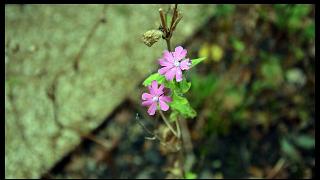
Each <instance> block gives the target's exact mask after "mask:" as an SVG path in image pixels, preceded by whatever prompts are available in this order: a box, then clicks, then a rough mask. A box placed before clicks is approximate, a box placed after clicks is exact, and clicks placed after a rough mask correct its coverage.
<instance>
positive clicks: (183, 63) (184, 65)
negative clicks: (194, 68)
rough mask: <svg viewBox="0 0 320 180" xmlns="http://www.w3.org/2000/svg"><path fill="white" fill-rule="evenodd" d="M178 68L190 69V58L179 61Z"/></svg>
mask: <svg viewBox="0 0 320 180" xmlns="http://www.w3.org/2000/svg"><path fill="white" fill-rule="evenodd" d="M180 68H181V69H182V70H188V69H190V60H189V59H185V60H183V61H181V63H180Z"/></svg>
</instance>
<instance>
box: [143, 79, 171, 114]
mask: <svg viewBox="0 0 320 180" xmlns="http://www.w3.org/2000/svg"><path fill="white" fill-rule="evenodd" d="M148 88H149V91H150V94H149V93H143V94H142V100H143V102H142V105H143V106H149V109H148V114H149V115H151V116H153V115H154V114H155V112H156V110H157V107H158V104H159V105H160V109H161V110H162V111H167V110H168V109H169V106H168V104H167V103H168V102H171V101H172V99H171V98H170V97H169V96H165V89H164V86H163V84H161V85H160V87H159V88H158V82H157V81H152V83H151V85H150V86H148Z"/></svg>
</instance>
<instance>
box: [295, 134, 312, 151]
mask: <svg viewBox="0 0 320 180" xmlns="http://www.w3.org/2000/svg"><path fill="white" fill-rule="evenodd" d="M293 140H294V142H295V144H296V145H297V146H299V147H301V148H304V149H312V148H314V146H315V139H314V137H312V136H308V135H300V136H298V137H295V138H293Z"/></svg>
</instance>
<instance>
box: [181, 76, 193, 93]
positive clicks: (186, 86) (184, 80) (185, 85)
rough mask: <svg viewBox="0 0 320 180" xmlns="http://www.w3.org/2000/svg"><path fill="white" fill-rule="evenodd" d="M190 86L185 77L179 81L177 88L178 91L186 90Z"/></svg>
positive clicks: (183, 91) (184, 91)
mask: <svg viewBox="0 0 320 180" xmlns="http://www.w3.org/2000/svg"><path fill="white" fill-rule="evenodd" d="M190 87H191V82H188V81H187V80H186V79H183V80H182V81H181V82H180V83H178V90H179V92H180V93H186V92H188V91H189V89H190Z"/></svg>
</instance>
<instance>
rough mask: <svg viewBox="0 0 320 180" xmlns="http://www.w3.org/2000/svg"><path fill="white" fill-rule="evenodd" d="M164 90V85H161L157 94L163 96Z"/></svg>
mask: <svg viewBox="0 0 320 180" xmlns="http://www.w3.org/2000/svg"><path fill="white" fill-rule="evenodd" d="M163 88H164V85H163V84H161V85H160V87H159V89H157V92H156V94H157V95H158V96H160V95H161V94H163Z"/></svg>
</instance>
